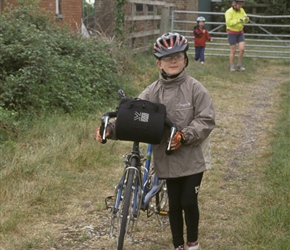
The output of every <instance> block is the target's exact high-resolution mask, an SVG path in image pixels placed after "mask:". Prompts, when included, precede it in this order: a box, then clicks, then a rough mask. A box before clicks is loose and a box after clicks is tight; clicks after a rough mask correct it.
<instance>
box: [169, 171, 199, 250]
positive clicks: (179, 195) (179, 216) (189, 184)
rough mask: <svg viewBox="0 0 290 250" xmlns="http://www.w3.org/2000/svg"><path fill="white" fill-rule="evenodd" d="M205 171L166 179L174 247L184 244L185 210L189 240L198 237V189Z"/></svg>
mask: <svg viewBox="0 0 290 250" xmlns="http://www.w3.org/2000/svg"><path fill="white" fill-rule="evenodd" d="M202 176H203V173H199V174H195V175H190V176H185V177H179V178H171V179H166V184H167V191H168V197H169V221H170V228H171V232H172V238H173V244H174V247H175V248H177V247H178V246H181V245H184V238H183V212H184V219H185V224H186V233H187V241H189V242H195V241H197V239H198V224H199V210H198V201H197V198H198V191H199V187H200V183H201V180H202Z"/></svg>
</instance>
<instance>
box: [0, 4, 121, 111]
mask: <svg viewBox="0 0 290 250" xmlns="http://www.w3.org/2000/svg"><path fill="white" fill-rule="evenodd" d="M110 46H111V44H110V43H106V42H104V41H103V40H98V39H87V38H83V37H82V36H80V35H76V34H71V33H70V32H69V31H68V30H67V29H65V28H63V27H62V28H60V27H58V26H56V25H54V23H53V22H52V21H50V19H49V18H48V17H46V16H45V15H44V13H43V12H41V11H39V10H38V9H37V8H35V7H33V6H21V7H20V8H15V9H8V10H7V11H6V12H5V14H3V15H1V16H0V93H1V94H0V95H1V96H0V97H1V98H0V107H2V108H4V109H6V110H15V111H34V112H42V111H51V110H63V111H64V112H67V113H70V112H73V111H76V110H83V111H84V110H86V111H87V112H90V111H92V110H95V109H96V108H97V107H99V106H102V105H104V103H106V102H107V101H108V100H109V99H110V98H111V96H112V94H113V93H116V91H117V89H118V85H119V84H118V82H117V78H116V74H114V73H115V72H117V70H118V69H117V64H116V62H115V61H114V60H113V59H112V57H111V56H110V51H111V48H110Z"/></svg>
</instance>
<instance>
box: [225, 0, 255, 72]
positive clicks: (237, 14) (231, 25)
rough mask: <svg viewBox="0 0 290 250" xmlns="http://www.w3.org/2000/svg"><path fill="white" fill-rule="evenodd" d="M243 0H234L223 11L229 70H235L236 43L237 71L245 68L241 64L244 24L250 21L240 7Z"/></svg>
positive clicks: (243, 47)
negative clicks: (226, 34)
mask: <svg viewBox="0 0 290 250" xmlns="http://www.w3.org/2000/svg"><path fill="white" fill-rule="evenodd" d="M243 5H244V0H235V1H233V3H232V7H231V8H229V9H228V10H227V11H226V13H225V19H226V26H227V33H228V41H229V44H230V49H231V52H230V71H235V70H236V68H235V62H234V61H235V53H236V49H237V44H239V57H238V65H237V70H238V71H244V70H245V68H244V66H243V64H242V60H243V55H244V51H245V37H244V24H245V23H248V22H249V21H250V19H249V17H247V14H246V12H245V11H244V9H243V8H242V7H243Z"/></svg>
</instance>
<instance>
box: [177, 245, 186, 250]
mask: <svg viewBox="0 0 290 250" xmlns="http://www.w3.org/2000/svg"><path fill="white" fill-rule="evenodd" d="M175 250H185V249H184V246H179V247H177V248H175Z"/></svg>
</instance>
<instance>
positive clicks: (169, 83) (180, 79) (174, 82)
mask: <svg viewBox="0 0 290 250" xmlns="http://www.w3.org/2000/svg"><path fill="white" fill-rule="evenodd" d="M186 77H187V72H186V69H184V70H183V71H182V72H181V73H180V74H179V75H178V76H177V77H176V78H173V79H164V78H163V76H162V75H161V73H160V74H159V82H160V84H161V85H163V86H164V88H172V87H174V86H180V85H181V84H182V83H184V82H185V80H186Z"/></svg>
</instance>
